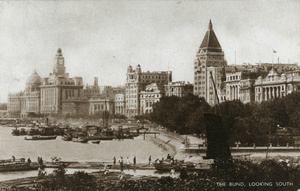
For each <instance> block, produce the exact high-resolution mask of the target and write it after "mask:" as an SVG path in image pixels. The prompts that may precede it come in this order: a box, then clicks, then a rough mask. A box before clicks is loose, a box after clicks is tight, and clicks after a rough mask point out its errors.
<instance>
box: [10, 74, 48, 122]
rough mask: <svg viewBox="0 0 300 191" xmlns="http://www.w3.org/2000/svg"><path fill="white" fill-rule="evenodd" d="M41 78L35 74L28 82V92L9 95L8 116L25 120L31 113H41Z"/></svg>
mask: <svg viewBox="0 0 300 191" xmlns="http://www.w3.org/2000/svg"><path fill="white" fill-rule="evenodd" d="M41 83H42V79H41V77H40V76H39V75H38V74H37V73H36V71H34V73H33V74H32V75H31V76H30V77H29V78H28V79H27V80H26V90H25V91H21V92H19V93H16V94H9V95H8V105H7V109H8V113H9V114H8V116H9V117H12V118H24V117H27V116H28V114H29V113H40V85H41Z"/></svg>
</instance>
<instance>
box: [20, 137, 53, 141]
mask: <svg viewBox="0 0 300 191" xmlns="http://www.w3.org/2000/svg"><path fill="white" fill-rule="evenodd" d="M24 139H25V140H27V141H39V140H53V139H56V136H37V137H34V136H33V137H25V138H24Z"/></svg>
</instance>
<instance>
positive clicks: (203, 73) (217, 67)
mask: <svg viewBox="0 0 300 191" xmlns="http://www.w3.org/2000/svg"><path fill="white" fill-rule="evenodd" d="M226 66H227V62H226V60H225V58H224V52H223V51H222V47H221V45H220V43H219V41H218V39H217V36H216V34H215V32H214V30H213V25H212V23H211V21H209V25H208V30H207V32H206V34H205V36H204V38H203V41H202V43H201V45H200V47H199V50H198V52H197V54H196V59H195V61H194V94H195V95H197V96H199V97H204V98H205V99H206V101H207V102H208V103H209V104H211V105H215V104H217V99H218V97H217V95H216V91H215V90H214V84H215V87H216V89H217V94H218V95H221V92H222V89H221V85H222V82H223V81H225V67H226ZM212 78H213V80H214V81H213V80H212ZM219 98H221V97H219Z"/></svg>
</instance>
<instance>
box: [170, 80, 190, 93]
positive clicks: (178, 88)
mask: <svg viewBox="0 0 300 191" xmlns="http://www.w3.org/2000/svg"><path fill="white" fill-rule="evenodd" d="M192 93H193V85H192V84H190V83H185V81H177V82H169V83H168V84H167V85H165V95H166V96H178V97H183V96H185V95H188V94H192Z"/></svg>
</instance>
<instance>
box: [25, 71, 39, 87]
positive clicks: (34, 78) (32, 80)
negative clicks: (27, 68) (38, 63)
mask: <svg viewBox="0 0 300 191" xmlns="http://www.w3.org/2000/svg"><path fill="white" fill-rule="evenodd" d="M41 83H42V78H41V77H40V76H39V75H38V73H36V71H35V70H34V72H33V74H31V76H29V78H27V80H26V85H27V86H31V88H37V87H38V86H40V85H41Z"/></svg>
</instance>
